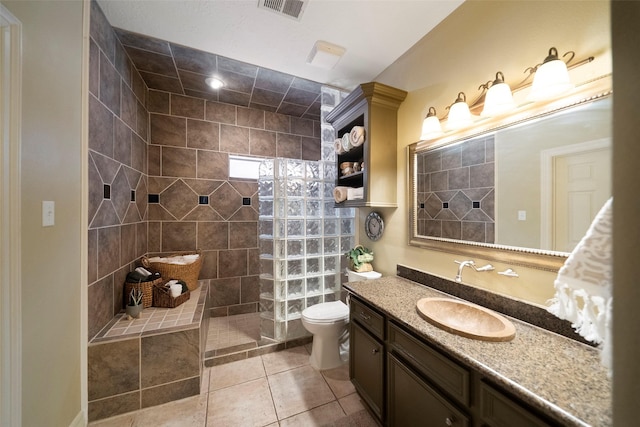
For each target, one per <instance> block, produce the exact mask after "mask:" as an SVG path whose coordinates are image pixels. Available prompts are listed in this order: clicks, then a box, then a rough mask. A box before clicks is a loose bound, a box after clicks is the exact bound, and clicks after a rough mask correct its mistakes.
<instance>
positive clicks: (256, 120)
mask: <svg viewBox="0 0 640 427" xmlns="http://www.w3.org/2000/svg"><path fill="white" fill-rule="evenodd" d="M238 126H245V127H250V128H255V129H264V111H263V110H257V109H255V108H243V107H238Z"/></svg>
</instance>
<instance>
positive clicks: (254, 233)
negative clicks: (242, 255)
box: [229, 221, 258, 249]
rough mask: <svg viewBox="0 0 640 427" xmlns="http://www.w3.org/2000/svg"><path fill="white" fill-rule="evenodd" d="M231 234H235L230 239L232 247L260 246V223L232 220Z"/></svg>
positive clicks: (230, 224)
mask: <svg viewBox="0 0 640 427" xmlns="http://www.w3.org/2000/svg"><path fill="white" fill-rule="evenodd" d="M229 226H230V230H229V234H230V235H231V236H233V238H232V239H230V248H231V249H239V248H256V247H258V224H257V222H256V221H252V222H230V223H229Z"/></svg>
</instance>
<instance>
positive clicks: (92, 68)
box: [89, 40, 100, 97]
mask: <svg viewBox="0 0 640 427" xmlns="http://www.w3.org/2000/svg"><path fill="white" fill-rule="evenodd" d="M89 92H90V93H92V94H93V95H94V96H96V97H99V96H100V48H99V47H98V45H97V44H96V42H94V41H93V40H91V42H90V43H89Z"/></svg>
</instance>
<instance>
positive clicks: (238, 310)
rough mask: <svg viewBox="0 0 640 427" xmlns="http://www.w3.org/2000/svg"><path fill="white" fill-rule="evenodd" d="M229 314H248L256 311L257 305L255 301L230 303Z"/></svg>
mask: <svg viewBox="0 0 640 427" xmlns="http://www.w3.org/2000/svg"><path fill="white" fill-rule="evenodd" d="M228 310H229V316H235V315H236V314H248V313H257V312H258V310H259V306H258V304H257V303H249V304H240V305H231V306H229V307H228Z"/></svg>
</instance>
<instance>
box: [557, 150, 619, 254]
mask: <svg viewBox="0 0 640 427" xmlns="http://www.w3.org/2000/svg"><path fill="white" fill-rule="evenodd" d="M553 168H554V188H553V207H554V212H553V216H554V218H553V224H554V229H553V250H556V251H563V252H571V251H572V250H573V248H575V246H576V245H577V244H578V242H579V241H580V239H582V237H583V236H584V235H585V233H586V231H587V229H588V228H589V226H590V225H591V222H592V221H593V218H594V217H595V216H596V214H597V213H598V211H599V210H600V208H602V206H603V205H604V203H605V202H606V201H607V199H608V198H609V197H610V196H611V149H609V148H602V149H599V150H591V151H587V152H579V153H571V154H566V155H561V156H556V157H554V160H553Z"/></svg>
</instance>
